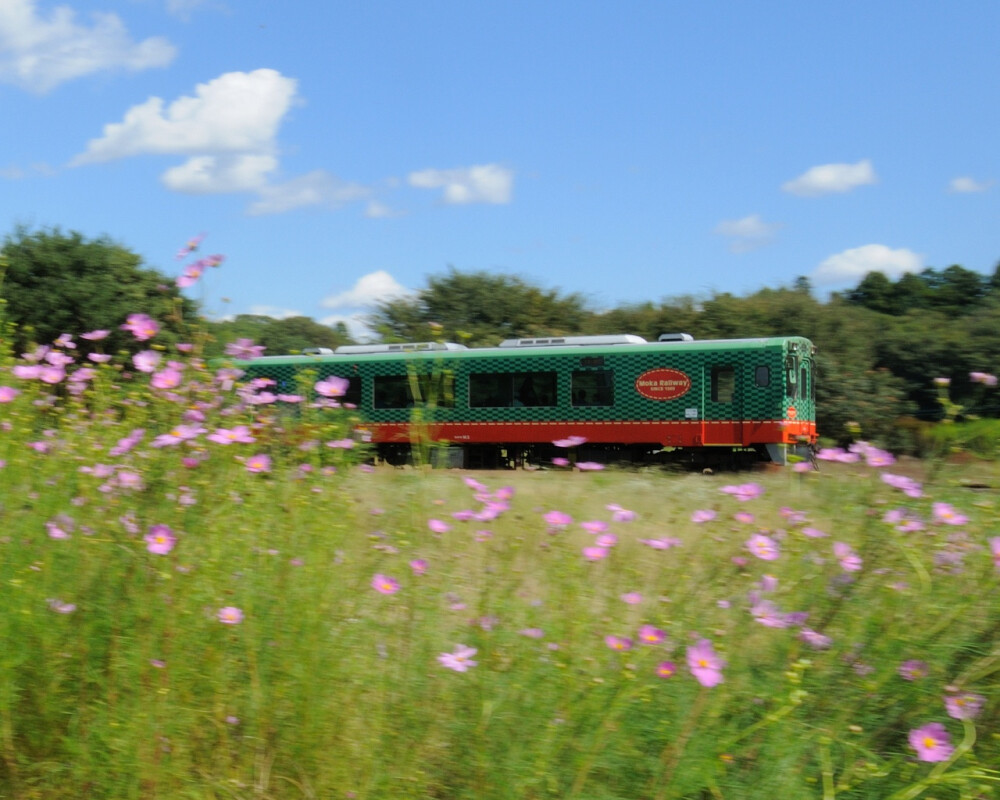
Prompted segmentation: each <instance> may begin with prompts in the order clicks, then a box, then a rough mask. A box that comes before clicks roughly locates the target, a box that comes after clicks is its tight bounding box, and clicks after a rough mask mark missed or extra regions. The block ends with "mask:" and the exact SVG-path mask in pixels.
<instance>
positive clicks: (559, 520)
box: [544, 511, 573, 529]
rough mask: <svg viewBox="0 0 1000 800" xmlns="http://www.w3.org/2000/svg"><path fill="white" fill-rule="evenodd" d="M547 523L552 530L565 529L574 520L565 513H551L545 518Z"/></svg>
mask: <svg viewBox="0 0 1000 800" xmlns="http://www.w3.org/2000/svg"><path fill="white" fill-rule="evenodd" d="M544 519H545V523H546V524H547V525H548V526H549V527H550V528H552V529H557V528H565V527H566V526H567V525H569V524H570V523H571V522H573V518H572V517H571V516H570V515H569V514H567V513H566V512H564V511H549V512H548V513H547V514H546V515H545V516H544Z"/></svg>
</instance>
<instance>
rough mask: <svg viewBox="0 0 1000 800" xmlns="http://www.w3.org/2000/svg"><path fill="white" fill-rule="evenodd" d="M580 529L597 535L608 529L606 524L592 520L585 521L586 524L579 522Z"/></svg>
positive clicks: (598, 520)
mask: <svg viewBox="0 0 1000 800" xmlns="http://www.w3.org/2000/svg"><path fill="white" fill-rule="evenodd" d="M580 527H581V528H583V529H584V530H585V531H586V532H587V533H592V534H598V533H604V532H605V531H606V530H607V529H608V523H606V522H604V521H603V520H600V519H592V520H587V521H586V522H581V523H580Z"/></svg>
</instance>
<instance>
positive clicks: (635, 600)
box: [621, 592, 642, 606]
mask: <svg viewBox="0 0 1000 800" xmlns="http://www.w3.org/2000/svg"><path fill="white" fill-rule="evenodd" d="M621 599H622V602H623V603H628V604H629V605H630V606H637V605H639V603H641V602H642V595H641V594H639V592H625V594H623V595H622V596H621Z"/></svg>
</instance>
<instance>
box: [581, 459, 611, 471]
mask: <svg viewBox="0 0 1000 800" xmlns="http://www.w3.org/2000/svg"><path fill="white" fill-rule="evenodd" d="M576 468H577V469H578V470H580V472H600V471H601V470H602V469H604V465H603V464H599V463H598V462H596V461H578V462H577V463H576Z"/></svg>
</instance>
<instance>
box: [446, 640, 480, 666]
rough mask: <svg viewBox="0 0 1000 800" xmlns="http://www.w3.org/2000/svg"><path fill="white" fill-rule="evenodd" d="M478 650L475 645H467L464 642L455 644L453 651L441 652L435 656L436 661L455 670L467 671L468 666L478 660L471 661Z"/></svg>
mask: <svg viewBox="0 0 1000 800" xmlns="http://www.w3.org/2000/svg"><path fill="white" fill-rule="evenodd" d="M477 652H478V650H476V648H475V647H468V646H466V645H464V644H460V645H456V646H455V652H454V653H441V655H439V656H438V657H437V660H438V663H439V664H441V666H443V667H447V668H448V669H453V670H455V672H468V671H469V669H470V668H472V667H474V666H476V665H477V664H478V663H479V662H478V661H473V660H472V657H473V656H474V655H475V654H476V653H477Z"/></svg>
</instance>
